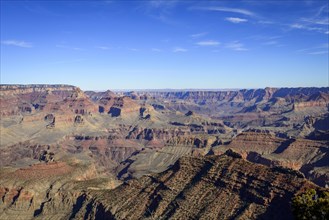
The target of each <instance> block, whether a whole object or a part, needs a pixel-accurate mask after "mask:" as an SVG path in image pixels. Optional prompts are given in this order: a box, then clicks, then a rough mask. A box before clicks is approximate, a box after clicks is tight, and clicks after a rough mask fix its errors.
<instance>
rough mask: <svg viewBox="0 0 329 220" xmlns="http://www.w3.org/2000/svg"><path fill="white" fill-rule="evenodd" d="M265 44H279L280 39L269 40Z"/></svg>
mask: <svg viewBox="0 0 329 220" xmlns="http://www.w3.org/2000/svg"><path fill="white" fill-rule="evenodd" d="M263 45H278V41H275V40H273V41H267V42H264V43H263Z"/></svg>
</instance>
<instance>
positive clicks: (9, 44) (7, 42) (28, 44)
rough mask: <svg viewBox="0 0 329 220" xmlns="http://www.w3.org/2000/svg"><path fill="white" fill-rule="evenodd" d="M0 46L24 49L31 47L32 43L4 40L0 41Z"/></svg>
mask: <svg viewBox="0 0 329 220" xmlns="http://www.w3.org/2000/svg"><path fill="white" fill-rule="evenodd" d="M1 44H3V45H8V46H16V47H24V48H31V47H33V45H32V43H30V42H26V41H19V40H4V41H1Z"/></svg>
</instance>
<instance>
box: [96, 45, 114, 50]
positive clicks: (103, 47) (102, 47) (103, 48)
mask: <svg viewBox="0 0 329 220" xmlns="http://www.w3.org/2000/svg"><path fill="white" fill-rule="evenodd" d="M96 48H97V49H101V50H109V49H111V48H109V47H107V46H98V47H96Z"/></svg>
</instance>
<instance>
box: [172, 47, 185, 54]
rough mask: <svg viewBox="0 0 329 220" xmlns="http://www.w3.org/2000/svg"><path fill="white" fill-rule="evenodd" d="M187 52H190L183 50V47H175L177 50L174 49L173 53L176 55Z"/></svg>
mask: <svg viewBox="0 0 329 220" xmlns="http://www.w3.org/2000/svg"><path fill="white" fill-rule="evenodd" d="M187 51H188V50H187V49H185V48H182V47H175V48H174V49H173V52H174V53H181V52H187Z"/></svg>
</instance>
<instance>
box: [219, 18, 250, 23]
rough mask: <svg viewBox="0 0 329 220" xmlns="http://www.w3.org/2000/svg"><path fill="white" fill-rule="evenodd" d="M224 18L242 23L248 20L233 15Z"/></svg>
mask: <svg viewBox="0 0 329 220" xmlns="http://www.w3.org/2000/svg"><path fill="white" fill-rule="evenodd" d="M225 20H226V21H229V22H232V23H234V24H239V23H244V22H247V21H248V20H247V19H244V18H235V17H228V18H225Z"/></svg>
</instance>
